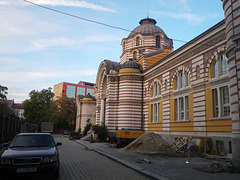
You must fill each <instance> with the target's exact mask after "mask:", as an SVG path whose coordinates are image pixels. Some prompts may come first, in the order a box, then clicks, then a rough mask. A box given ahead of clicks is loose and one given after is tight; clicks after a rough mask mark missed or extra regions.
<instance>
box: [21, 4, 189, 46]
mask: <svg viewBox="0 0 240 180" xmlns="http://www.w3.org/2000/svg"><path fill="white" fill-rule="evenodd" d="M23 1H24V2H26V3H29V4H32V5H35V6H38V7H40V8H44V9H47V10H50V11H53V12H56V13H60V14H63V15H67V16H70V17H74V18H77V19H80V20H84V21H88V22H91V23H95V24H99V25H103V26H107V27H110V28H114V29H119V30H123V31H127V32H132V31H131V30H128V29H125V28H122V27H118V26H113V25H109V24H106V23H102V22H99V21H95V20H91V19H87V18H83V17H80V16H77V15H73V14H70V13H66V12H63V11H59V10H56V9H53V8H49V7H46V6H43V5H40V4H37V3H34V2H31V1H28V0H23ZM172 40H174V41H178V42H182V43H187V41H183V40H178V39H172Z"/></svg>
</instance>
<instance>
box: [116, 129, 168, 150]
mask: <svg viewBox="0 0 240 180" xmlns="http://www.w3.org/2000/svg"><path fill="white" fill-rule="evenodd" d="M121 150H122V151H125V152H135V153H149V154H156V153H173V150H172V148H171V146H170V145H169V144H168V143H167V142H166V141H165V140H164V139H163V138H162V137H161V136H160V135H158V134H156V133H153V132H148V133H146V134H144V135H142V136H141V137H139V138H138V139H136V140H134V141H133V142H131V143H130V144H129V145H128V146H126V147H124V148H122V149H121Z"/></svg>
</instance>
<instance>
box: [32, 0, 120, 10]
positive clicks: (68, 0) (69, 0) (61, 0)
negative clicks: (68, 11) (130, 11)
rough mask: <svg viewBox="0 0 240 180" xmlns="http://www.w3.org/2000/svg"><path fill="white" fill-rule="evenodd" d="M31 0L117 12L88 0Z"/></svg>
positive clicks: (51, 4)
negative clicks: (87, 0)
mask: <svg viewBox="0 0 240 180" xmlns="http://www.w3.org/2000/svg"><path fill="white" fill-rule="evenodd" d="M29 2H33V3H35V4H39V5H48V6H68V7H80V8H87V9H92V10H96V11H106V12H112V13H116V11H115V10H113V9H110V8H106V7H104V6H101V5H97V4H93V3H89V2H86V1H76V0H29Z"/></svg>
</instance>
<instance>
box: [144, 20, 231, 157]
mask: <svg viewBox="0 0 240 180" xmlns="http://www.w3.org/2000/svg"><path fill="white" fill-rule="evenodd" d="M199 44H203V45H202V46H201V45H199ZM225 52H226V39H225V23H224V21H222V22H220V23H219V24H217V25H216V26H214V27H213V28H211V30H209V31H207V32H206V33H203V34H202V35H200V36H199V37H198V38H197V39H196V41H195V42H192V43H191V44H190V43H189V44H188V45H186V46H185V47H183V48H182V49H180V50H179V51H175V52H174V53H173V54H170V55H169V56H167V57H165V58H163V59H162V60H161V61H159V63H157V64H155V65H154V66H152V67H150V68H149V69H147V70H146V71H145V72H144V79H145V82H144V86H145V87H144V89H146V90H147V92H146V94H145V98H144V101H145V102H144V104H148V105H147V106H145V112H146V109H148V116H147V117H146V116H145V122H147V124H146V123H145V125H146V126H145V130H147V131H153V132H156V133H159V134H162V135H164V136H165V138H166V139H168V140H169V142H173V140H174V139H175V138H177V137H179V136H198V137H211V138H213V140H214V142H213V143H214V144H215V145H216V143H217V142H219V141H223V139H224V141H225V144H224V145H225V153H229V151H230V149H231V148H229V145H228V141H231V132H232V119H231V116H230V114H229V115H228V116H221V117H220V116H219V117H214V114H213V113H214V100H213V98H214V97H213V91H214V89H219V90H220V89H221V88H222V87H225V86H226V87H227V88H228V89H229V81H228V80H229V74H228V73H227V74H225V75H223V76H220V77H217V78H212V73H213V72H212V71H213V70H212V69H213V67H212V64H213V62H214V61H215V60H216V59H218V58H219V57H220V55H221V54H222V53H225ZM149 59H151V57H149ZM181 72H183V73H187V74H188V84H189V85H187V86H186V87H183V88H179V89H176V87H175V86H176V78H177V77H179V76H180V74H181ZM156 84H159V86H160V89H161V94H158V95H153V94H154V87H155V85H156ZM186 97H187V98H188V99H187V101H186V102H185V98H186ZM177 101H178V102H180V101H181V102H183V105H184V108H183V109H184V111H183V114H184V118H182V119H177V118H176V110H177V109H178V116H180V115H181V114H180V112H179V111H180V109H179V107H178V108H177V107H176V106H177V105H176V102H177ZM219 103H220V102H219ZM156 104H158V105H157V107H158V108H159V110H158V111H159V112H158V113H159V114H158V120H157V121H156V122H155V121H154V117H155V116H156V114H154V106H155V105H156ZM186 104H188V112H187V113H186ZM178 106H179V104H178ZM219 111H220V110H219ZM186 114H188V118H186V116H187V115H186Z"/></svg>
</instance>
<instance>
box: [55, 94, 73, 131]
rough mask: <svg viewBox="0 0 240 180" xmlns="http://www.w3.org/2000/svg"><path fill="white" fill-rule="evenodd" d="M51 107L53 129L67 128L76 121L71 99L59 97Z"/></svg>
mask: <svg viewBox="0 0 240 180" xmlns="http://www.w3.org/2000/svg"><path fill="white" fill-rule="evenodd" d="M52 106H53V107H52V111H53V112H52V114H53V116H54V125H55V127H57V128H62V127H64V128H68V127H69V124H70V123H71V122H72V120H75V119H76V112H77V107H76V103H75V101H74V99H73V98H68V97H66V96H64V97H61V98H59V99H58V100H56V101H54V102H53V105H52Z"/></svg>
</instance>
